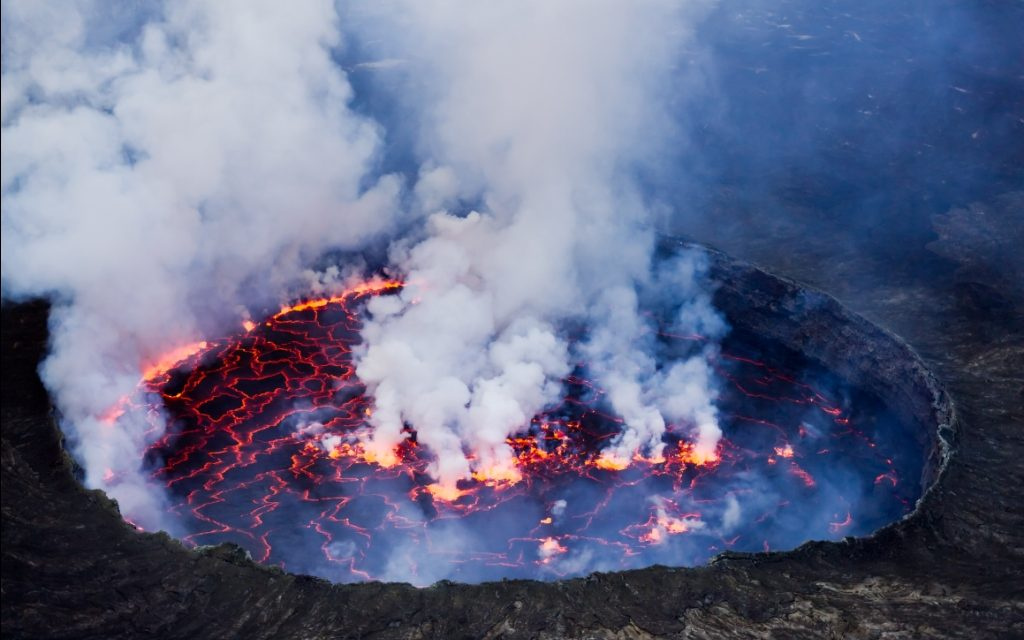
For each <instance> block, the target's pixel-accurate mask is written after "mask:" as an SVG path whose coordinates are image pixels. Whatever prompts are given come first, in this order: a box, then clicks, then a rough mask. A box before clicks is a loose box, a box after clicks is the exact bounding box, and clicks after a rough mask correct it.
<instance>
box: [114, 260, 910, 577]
mask: <svg viewBox="0 0 1024 640" xmlns="http://www.w3.org/2000/svg"><path fill="white" fill-rule="evenodd" d="M402 286H403V285H402V282H400V281H397V280H374V281H369V282H366V283H362V284H359V285H356V286H354V287H351V288H349V289H347V290H346V291H344V292H341V293H339V294H336V295H332V296H330V297H324V298H317V299H312V300H306V301H302V302H297V303H294V304H290V305H284V306H282V307H281V308H280V309H279V310H278V311H277V312H275V313H274V314H273V315H270V316H268V317H267V318H266V319H264V320H262V321H259V322H253V321H250V320H245V321H243V323H242V326H241V327H240V330H239V332H238V333H237V334H235V335H232V336H229V337H227V338H225V339H222V340H218V341H211V342H202V343H194V344H190V345H185V346H182V347H180V348H178V349H174V350H172V351H170V352H168V353H166V354H164V355H162V356H161V357H160V358H157V359H155V360H154V362H152V363H149V364H147V366H146V367H144V371H143V374H144V377H143V379H142V382H141V383H140V392H139V394H137V395H136V396H133V397H132V398H129V399H126V400H125V401H124V403H122V404H119V405H118V406H117V407H114V408H112V409H111V411H110V413H109V414H107V416H105V417H106V418H107V419H109V420H110V421H111V423H114V422H116V420H118V419H119V416H120V415H121V414H122V413H123V412H124V411H126V410H128V411H133V410H141V411H142V412H143V413H145V414H146V415H152V416H167V421H166V425H167V431H166V432H164V431H163V428H164V423H163V422H161V423H160V424H154V432H153V434H154V435H153V440H154V442H153V443H152V444H151V445H150V446H149V447H148V448H147V449H146V451H144V452H142V453H141V457H142V459H143V464H144V465H145V468H146V469H147V472H148V473H150V477H151V479H152V481H153V482H155V483H160V484H162V485H163V486H164V487H165V488H166V493H167V496H168V501H169V504H170V505H171V507H170V510H171V513H172V514H173V515H174V516H175V517H176V518H178V520H179V524H180V526H181V528H182V529H183V530H184V531H185V532H186V533H185V534H184V536H183V539H184V541H185V542H186V543H188V544H194V545H198V544H217V543H219V542H224V541H231V542H235V543H237V544H240V545H242V546H243V547H245V548H246V549H248V550H249V551H250V552H251V553H252V554H253V557H254V558H255V559H256V560H258V561H260V562H265V563H270V564H276V565H279V566H283V567H285V568H288V569H291V570H295V571H300V572H305V573H313V574H316V575H320V576H322V577H326V578H329V579H332V580H340V581H351V580H367V579H375V578H384V579H391V578H392V577H393V574H392V573H390V572H391V571H393V570H394V568H395V567H411V569H409V570H410V571H412V572H413V573H414V574H416V573H417V572H420V573H422V574H423V575H424V576H426V577H427V578H429V577H430V576H433V575H434V574H432V573H430V572H429V570H428V569H427V567H432V566H434V565H436V564H438V563H441V564H444V566H446V567H449V568H450V571H451V573H450V574H445V575H451V576H454V577H460V576H461V577H462V578H465V579H470V580H476V579H496V578H501V577H506V576H508V577H529V578H536V577H552V576H555V577H557V576H567V575H578V574H579V573H580V572H582V571H585V570H586V568H587V567H588V566H589V565H588V564H587V562H589V561H590V560H588V559H589V558H593V559H594V561H595V562H597V561H600V563H599V564H597V565H596V566H599V567H602V568H607V567H613V568H631V567H637V566H646V565H647V564H651V563H654V562H660V563H674V564H694V563H700V562H703V561H706V560H707V559H708V558H709V557H711V556H712V555H714V554H715V553H718V552H720V551H722V550H725V549H727V548H728V549H739V550H756V549H761V548H763V547H769V546H770V547H771V548H785V547H786V546H787V545H790V546H792V545H793V544H795V543H793V542H791V541H790V538H789V537H788V536H791V535H797V534H793V533H792V532H791V531H790V529H791V528H792V527H793V526H794V523H796V524H797V525H798V528H799V530H800V531H799V534H798V535H800V536H803V535H806V534H805V533H804V532H805V531H810V532H811V534H810V535H812V536H813V535H817V536H819V537H836V536H839V535H848V534H850V533H851V532H858V531H859V529H858V527H859V526H861V525H860V522H859V520H858V518H859V516H858V512H857V511H856V509H854V508H853V507H852V506H851V505H855V504H856V503H857V500H859V499H861V498H862V496H863V495H877V496H882V497H883V498H884V499H886V500H890V502H892V503H893V504H895V506H892V507H890V510H897V511H901V512H902V511H903V510H905V509H907V508H909V505H911V504H912V495H911V494H910V493H909V492H908V491H907V489H906V487H907V486H908V483H904V482H900V481H899V479H900V478H902V477H906V475H905V474H904V473H903V472H902V469H899V468H898V464H897V463H896V462H894V458H893V455H892V452H890V451H883V450H882V449H883V448H880V447H876V442H875V441H874V440H873V439H872V437H871V434H869V433H866V432H863V431H861V430H859V429H858V427H857V424H858V423H857V421H856V419H855V416H854V415H853V413H852V410H851V408H850V407H849V406H847V405H845V404H842V403H840V402H839V401H837V400H834V399H833V397H832V396H831V395H830V394H829V393H827V392H823V391H820V390H819V389H817V388H815V387H814V386H812V385H811V384H810V383H807V382H804V381H802V380H800V379H798V378H797V377H796V376H794V375H792V374H789V373H787V372H785V371H782V370H779V369H776V368H773V367H772V366H769V365H768V364H766V363H765V362H763V361H761V360H758V359H756V358H750V357H739V356H731V355H728V354H727V353H723V355H722V357H721V359H720V361H718V362H716V367H717V369H718V370H719V375H720V376H721V378H722V380H723V387H724V390H723V395H724V396H725V398H726V400H723V403H724V405H723V406H724V407H725V408H723V410H722V415H723V428H724V429H726V437H724V438H723V439H722V441H721V442H720V443H719V445H718V447H717V448H715V449H714V450H710V451H709V450H707V449H706V448H705V449H700V448H698V447H697V445H696V443H695V442H693V441H692V435H691V434H692V433H693V427H692V425H685V424H683V425H669V426H668V429H667V432H666V435H665V437H664V440H663V443H662V446H660V447H659V448H658V449H657V450H655V451H654V452H638V453H635V454H632V455H625V456H624V455H617V454H615V453H613V451H614V449H613V447H612V443H613V442H614V441H615V437H616V436H617V435H618V434H619V433H620V432H621V429H622V422H621V419H619V418H617V417H616V416H614V415H611V414H610V409H609V408H608V406H607V404H606V403H604V401H603V400H602V397H603V391H602V390H601V389H599V388H598V387H597V386H596V384H595V383H594V382H592V381H590V380H589V379H588V378H587V369H586V366H585V364H580V365H579V366H578V367H577V369H576V370H574V371H573V373H572V375H570V376H568V377H567V378H566V379H565V380H564V382H563V391H564V397H563V398H562V400H561V401H559V402H557V403H555V404H554V405H553V406H551V407H548V408H545V410H544V411H543V412H541V413H540V414H538V415H537V416H534V417H533V419H531V420H530V421H529V423H528V424H525V425H523V426H522V429H521V430H520V431H519V432H517V433H515V434H513V435H511V436H509V437H508V438H507V439H506V444H507V447H508V449H507V451H505V452H503V453H502V454H501V455H491V456H489V457H487V456H481V455H479V454H478V452H473V451H465V452H464V453H465V455H466V460H467V461H468V462H469V472H468V473H467V476H466V477H465V478H463V479H461V480H459V481H458V482H455V483H446V484H443V483H439V482H437V481H436V479H435V478H434V477H433V476H432V475H431V469H433V468H436V467H435V465H436V463H437V460H435V459H434V458H433V454H432V452H431V451H429V450H428V449H427V447H425V446H422V445H421V444H420V443H419V442H418V440H417V434H416V430H415V425H406V429H405V431H404V433H403V436H404V439H403V440H402V441H401V442H400V443H399V444H398V445H397V446H395V447H394V448H389V447H381V446H379V445H378V444H376V443H375V442H374V441H373V439H372V438H371V437H370V436H371V435H372V425H371V423H370V420H369V419H370V417H371V415H372V411H373V402H374V400H373V398H372V397H369V396H368V394H367V393H366V389H365V387H364V386H363V385H362V383H361V382H360V381H359V379H358V377H357V376H356V361H355V356H354V352H355V349H356V346H357V345H358V344H359V341H360V340H361V334H360V330H361V327H362V323H361V315H360V314H361V310H362V308H363V305H364V304H365V302H366V301H367V300H368V299H370V298H371V297H372V296H378V295H389V294H394V293H396V292H397V291H399V290H400V289H401V287H402ZM664 339H665V340H666V341H676V342H679V341H693V340H699V339H700V338H699V337H694V336H674V335H669V334H666V335H665V337H664ZM730 402H731V403H732V404H731V405H730V404H729V403H730ZM730 407H731V408H730ZM153 409H159V411H153ZM837 452H847V455H851V456H853V459H855V460H856V464H857V467H856V468H857V469H862V472H861V473H862V474H863V476H864V479H863V482H862V483H861V484H859V485H857V486H853V487H851V488H850V489H849V491H846V490H845V489H843V488H838V489H837V488H836V487H834V486H833V485H830V484H829V482H830V473H831V469H832V468H833V467H835V466H836V461H837V460H840V456H841V454H840V453H837ZM848 475H849V474H846V475H842V474H839V475H837V476H836V477H841V478H846V477H847V476H848ZM752 478H758V479H759V481H760V482H763V483H764V485H765V486H764V495H766V496H770V497H768V498H763V497H761V496H760V492H761V491H762V489H761V488H760V487H757V486H754V485H752V484H751V479H752ZM117 481H118V479H117V478H116V477H113V476H112V477H110V478H109V482H111V483H116V482H117ZM826 489H827V490H826ZM840 489H842V490H840ZM844 491H845V493H844ZM835 496H839V497H838V498H836V497H835ZM819 499H821V500H823V499H829V500H836V503H835V504H828V505H826V506H822V505H817V504H816V503H815V504H816V506H815V507H814V508H813V509H812V510H811V511H809V513H811V514H812V515H813V518H811V519H810V520H808V519H807V518H804V517H802V516H801V515H799V513H798V511H797V510H798V509H799V506H798V505H800V503H801V501H802V500H807V501H811V502H813V501H814V500H819ZM822 514H824V515H822ZM128 515H129V516H131V514H128ZM844 515H845V516H846V517H845V518H844V517H843V516H844ZM869 526H870V523H869ZM787 527H788V528H787ZM803 539H804V538H801V540H800V541H802V540H803ZM403 554H404V555H403Z"/></svg>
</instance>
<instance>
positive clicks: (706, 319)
mask: <svg viewBox="0 0 1024 640" xmlns="http://www.w3.org/2000/svg"><path fill="white" fill-rule="evenodd" d="M703 4H704V3H690V4H686V5H682V6H680V5H679V4H678V3H670V2H647V3H641V4H626V3H614V2H597V3H593V2H586V3H585V2H570V3H558V4H554V3H543V2H535V3H525V4H520V3H507V4H505V3H497V4H474V3H441V4H435V3H431V4H429V5H428V4H421V3H408V4H406V3H398V4H390V3H389V4H384V5H373V4H371V5H367V6H364V7H362V8H361V9H360V11H352V12H350V13H351V17H352V19H353V22H352V24H351V25H350V26H351V28H352V29H353V30H354V31H355V32H357V33H358V34H359V35H360V36H361V37H365V39H366V40H367V41H371V40H374V39H376V41H377V46H379V47H380V48H381V50H382V51H381V53H382V54H383V55H382V56H381V59H383V60H388V61H404V62H401V63H396V64H394V65H393V64H391V63H389V64H388V65H385V66H384V67H382V69H384V70H387V69H393V68H399V69H404V71H405V73H406V75H405V76H403V77H407V78H409V79H410V82H407V83H403V84H402V85H401V86H400V87H397V88H396V94H400V95H402V96H403V98H404V101H405V103H406V107H407V110H408V112H409V114H410V116H411V120H413V121H414V122H415V124H416V126H418V128H419V130H420V131H421V134H422V135H420V136H419V147H418V149H417V152H418V154H419V156H420V159H421V162H422V166H421V168H420V171H419V177H418V179H417V180H416V182H415V185H414V186H413V188H412V190H411V195H412V200H413V201H412V204H411V210H412V213H413V214H416V215H426V216H428V221H427V223H426V227H425V228H424V229H423V230H424V231H425V234H424V235H423V236H421V237H420V239H419V240H418V241H415V240H405V241H402V242H399V243H396V244H395V245H394V246H393V248H392V258H393V262H394V264H395V266H396V267H397V269H398V270H400V271H402V272H403V273H404V274H405V275H406V277H407V280H408V286H407V287H406V288H405V289H404V290H403V291H402V293H401V294H400V295H399V296H397V297H388V298H378V299H375V300H373V301H372V302H371V304H370V312H371V313H372V320H371V321H370V322H368V323H367V325H366V327H365V330H364V337H365V338H366V346H365V348H364V350H363V351H362V353H361V354H360V362H359V368H358V374H359V376H360V377H361V378H362V379H363V380H364V381H365V382H366V383H367V385H368V386H369V388H370V391H371V392H372V393H373V394H374V396H375V404H376V407H375V409H376V410H375V412H374V414H373V418H372V420H373V423H374V426H375V432H374V433H373V434H372V435H370V436H368V440H369V441H368V443H367V445H368V446H369V447H370V448H371V449H375V450H376V451H377V452H378V454H379V455H378V459H380V460H386V456H387V453H388V452H389V451H391V450H392V449H393V447H394V445H395V444H396V443H397V442H398V441H399V440H400V439H401V438H402V437H403V436H402V428H403V425H404V424H406V423H409V424H410V425H411V426H413V427H414V428H415V429H416V430H417V433H418V437H419V440H420V442H422V443H423V444H424V445H425V446H427V447H429V448H430V449H431V451H432V452H433V453H434V454H435V455H436V456H437V463H436V465H435V467H434V468H433V469H432V473H433V474H434V475H435V476H436V477H437V479H439V480H440V481H441V482H442V483H443V484H447V485H451V484H453V483H454V482H456V481H457V480H459V479H461V478H465V477H466V476H467V475H468V474H470V473H472V472H473V471H474V470H475V471H484V472H486V473H488V474H490V475H491V476H492V477H494V476H497V477H506V478H509V479H513V478H514V475H515V470H514V468H512V467H511V466H510V465H509V462H510V457H509V456H510V451H509V450H508V448H507V446H506V445H505V438H506V437H507V435H508V434H509V433H510V432H512V431H514V430H517V429H519V428H521V427H522V426H524V425H525V424H526V423H527V422H528V421H529V419H530V417H531V416H532V415H534V414H535V413H536V412H537V411H538V410H540V409H541V408H543V407H544V406H545V405H547V404H549V403H550V402H552V401H553V400H554V399H555V398H557V396H558V394H559V393H560V381H561V378H562V377H563V376H564V375H566V374H567V373H568V372H569V371H570V369H571V366H572V364H573V363H574V362H575V361H576V360H577V359H579V358H585V359H586V360H588V361H590V363H591V367H592V370H593V373H594V374H595V376H596V378H597V382H598V384H599V385H601V386H602V387H603V388H604V389H605V390H606V391H607V397H608V398H610V401H611V403H612V405H613V408H614V409H615V410H616V411H617V412H618V413H620V414H621V415H623V416H624V417H625V418H626V424H625V427H624V431H623V434H622V436H621V438H620V439H619V440H618V441H617V442H616V443H615V451H614V452H613V454H614V455H617V456H629V455H632V454H634V453H637V452H641V451H643V452H646V453H656V452H657V448H658V446H659V444H658V443H659V441H660V436H661V433H662V432H663V431H664V429H666V428H667V425H668V423H671V422H678V421H682V422H685V423H686V425H685V427H686V428H690V429H693V430H694V431H695V433H696V435H697V438H698V441H699V445H700V447H702V448H703V449H704V450H706V451H710V450H712V449H713V448H714V445H715V441H716V439H717V425H716V421H715V414H714V406H713V398H714V393H713V385H712V384H711V381H710V375H709V372H708V370H707V364H706V361H705V359H704V357H703V356H698V357H696V358H695V359H690V360H684V361H682V362H680V363H677V364H676V365H673V366H672V367H671V368H670V369H669V370H668V371H663V370H661V369H659V368H658V366H657V364H656V361H655V360H653V358H654V354H653V352H652V351H651V349H652V348H653V347H652V346H651V345H652V339H651V331H652V329H653V328H652V327H651V326H650V323H649V322H648V321H646V320H644V319H643V318H642V316H641V315H640V314H639V306H638V304H637V300H638V299H639V298H638V297H637V296H638V295H640V296H641V297H643V296H650V295H652V293H651V292H653V291H657V290H659V287H661V286H662V285H660V284H659V282H660V280H659V278H663V276H659V275H656V274H654V273H653V271H652V252H653V249H652V248H653V233H652V231H651V229H650V223H651V215H650V210H649V207H648V205H647V204H646V203H645V202H643V199H642V197H641V194H640V190H639V187H638V186H637V184H635V181H634V180H633V178H632V177H631V176H632V175H633V174H634V170H635V169H636V167H637V166H638V165H641V164H643V163H646V162H650V161H651V160H652V159H654V158H657V157H658V156H659V153H660V151H661V150H662V149H663V145H668V144H672V143H673V140H674V138H673V132H672V127H671V124H670V122H671V118H669V117H668V115H667V112H666V109H667V107H668V105H667V104H666V100H665V98H664V93H665V91H664V86H665V84H666V83H667V82H668V81H669V78H670V75H671V74H672V73H673V71H672V67H673V65H674V64H675V61H676V60H678V59H679V54H680V49H681V47H683V46H684V45H685V44H686V43H687V42H688V39H689V37H690V32H689V30H690V27H691V25H692V24H693V23H694V16H695V12H696V11H699V10H701V9H702V5H703ZM111 7H112V6H111V5H106V4H103V3H96V4H91V3H88V2H80V3H78V4H75V5H72V6H64V5H62V6H61V7H59V8H55V7H53V6H50V5H46V4H43V3H37V2H17V1H13V0H12V1H10V2H5V3H4V6H3V34H4V38H3V79H2V82H3V100H2V114H0V120H2V126H3V150H2V155H3V158H2V160H3V173H2V189H3V213H2V222H3V246H2V249H3V257H2V265H3V274H2V277H3V287H4V295H5V296H12V297H19V296H29V295H48V296H50V297H51V298H52V299H53V300H54V301H55V303H56V305H55V308H54V313H53V320H52V332H53V344H52V347H53V349H52V354H51V356H50V357H49V358H48V360H47V361H46V363H45V365H44V367H43V377H44V380H45V382H46V384H47V386H48V387H49V389H50V390H51V391H52V392H53V393H54V396H55V398H56V402H57V404H58V406H59V408H60V410H61V412H62V415H63V417H64V428H65V429H66V430H67V431H68V432H69V435H70V436H71V441H72V443H73V446H74V449H75V453H76V455H77V456H78V457H79V459H80V460H81V461H82V463H83V467H84V468H85V470H86V482H87V484H89V485H90V486H97V487H102V488H104V489H106V490H107V491H108V492H109V493H110V494H111V495H113V496H114V497H115V498H117V499H118V500H120V501H121V502H122V504H123V506H124V509H125V511H126V512H127V513H130V514H132V515H133V516H134V517H135V518H137V519H140V520H141V521H142V522H143V524H146V525H149V526H168V525H169V523H167V522H165V521H162V520H161V519H160V514H161V509H160V504H159V500H157V499H156V498H158V494H157V493H154V491H153V490H152V488H151V487H149V486H148V485H147V483H146V481H145V480H144V478H143V477H142V475H141V474H140V472H139V471H138V467H139V464H138V463H139V461H138V457H139V453H140V451H141V449H142V446H143V444H144V442H145V440H146V439H147V438H149V437H152V436H151V435H147V432H146V429H147V428H148V427H149V425H148V424H146V423H145V422H144V421H142V420H137V419H133V418H132V416H127V417H126V418H124V419H122V420H120V421H119V422H118V424H117V425H116V426H115V427H111V426H110V425H109V424H107V423H106V422H105V421H104V420H103V416H104V415H105V414H106V413H107V412H108V411H109V409H110V408H111V407H112V406H113V405H115V404H116V403H117V401H118V399H119V398H121V397H122V396H124V395H126V394H128V393H130V392H131V391H132V390H133V388H134V386H135V384H136V383H137V381H138V378H139V374H140V371H141V370H142V368H143V367H144V366H145V364H146V363H147V362H151V361H152V360H153V359H155V358H156V357H157V356H158V355H159V354H161V353H163V352H164V351H166V350H167V349H168V348H172V347H177V346H179V345H181V344H183V343H188V342H193V341H195V340H198V339H202V338H204V337H206V336H215V335H218V334H220V333H222V332H223V331H224V330H225V328H226V326H228V325H229V324H231V323H235V322H237V321H238V320H239V319H240V315H242V314H244V309H243V308H244V307H245V306H252V307H257V308H258V307H260V306H261V305H264V306H265V305H266V304H269V303H277V302H280V301H281V298H282V297H284V296H285V295H286V291H288V288H289V286H291V285H293V284H294V283H296V282H301V281H306V282H310V280H309V278H308V274H307V273H305V272H304V269H305V268H306V267H307V266H308V264H309V263H310V261H312V260H313V259H314V258H316V257H317V256H318V255H321V254H322V253H323V252H324V251H326V250H329V249H336V248H357V247H360V246H362V245H363V244H364V243H365V242H367V241H368V240H369V239H371V238H373V237H375V236H377V235H379V234H382V233H386V232H387V231H388V230H389V229H394V228H396V226H397V225H396V224H395V223H396V221H397V216H398V214H397V211H398V210H399V209H398V206H397V202H398V197H399V195H400V194H399V192H400V187H401V184H400V181H399V179H397V178H396V177H394V176H380V175H379V171H377V169H376V167H377V162H378V154H379V153H380V150H381V148H382V145H381V131H380V129H379V127H377V126H376V125H375V124H374V123H372V122H371V121H369V120H367V119H366V118H365V117H361V116H358V115H356V114H355V113H354V112H353V111H352V109H351V108H350V107H349V106H348V104H349V102H350V100H351V99H352V97H353V95H352V90H351V87H350V86H349V84H348V82H347V79H346V77H345V75H344V74H343V73H342V72H341V71H340V69H339V67H338V66H337V65H336V64H335V62H334V60H333V59H332V54H333V52H334V51H335V49H336V48H337V47H339V46H340V45H341V44H342V42H341V30H340V29H341V26H345V25H342V23H341V22H340V21H339V19H338V15H337V12H336V9H335V7H334V6H333V5H332V4H331V3H329V2H325V1H320V2H316V1H311V2H304V3H300V4H298V5H291V4H282V3H273V2H267V3H253V2H217V3H205V2H181V3H174V4H171V5H169V6H168V7H166V8H164V9H162V10H159V11H157V12H156V13H154V14H153V15H129V16H123V15H120V14H119V13H118V10H117V9H116V7H117V5H113V7H114V8H111ZM365 68H374V67H372V66H371V67H365ZM383 72H385V71H382V73H383ZM387 72H389V73H390V71H387ZM679 77H680V76H679V74H676V75H673V76H672V78H673V80H678V79H679ZM465 202H473V203H476V206H475V208H476V209H477V211H476V212H475V213H472V214H470V215H456V213H454V212H456V211H458V210H460V208H461V204H460V203H465ZM675 269H676V271H674V273H675V274H676V275H675V276H674V277H676V280H677V282H674V283H673V284H672V285H671V286H665V287H664V288H665V289H666V295H668V296H671V297H675V296H678V297H680V298H682V299H685V300H687V301H688V302H687V304H686V305H684V307H683V308H682V309H680V310H679V312H678V322H679V323H682V324H683V325H685V327H688V329H687V331H700V330H706V332H707V333H709V334H714V333H715V331H717V330H718V329H715V327H718V328H719V329H720V321H718V320H717V316H716V315H715V314H714V311H713V310H712V309H711V308H710V306H709V305H708V304H707V302H706V298H701V297H700V294H699V290H698V288H697V286H696V282H697V280H698V279H699V266H695V263H693V262H690V261H686V260H683V261H681V262H680V263H679V264H678V265H677V267H675ZM331 278H333V276H331V275H330V274H327V276H326V279H327V280H330V279H331ZM322 282H323V279H318V280H315V282H313V284H314V285H315V286H320V285H321V284H322ZM318 283H320V284H318ZM673 287H674V288H673ZM677 306H678V305H677ZM567 320H578V321H580V322H583V323H585V324H586V325H587V326H589V327H591V333H590V335H589V338H588V339H587V340H585V341H584V342H583V343H582V344H580V345H578V346H575V347H574V346H572V345H570V344H569V343H568V342H567V340H566V337H565V335H564V334H563V333H562V330H563V329H564V326H565V325H564V323H565V321H567ZM716 322H719V324H716ZM701 327H703V329H702V328H701ZM468 452H473V454H474V457H473V458H472V459H471V458H470V457H469V456H467V453H468Z"/></svg>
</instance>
